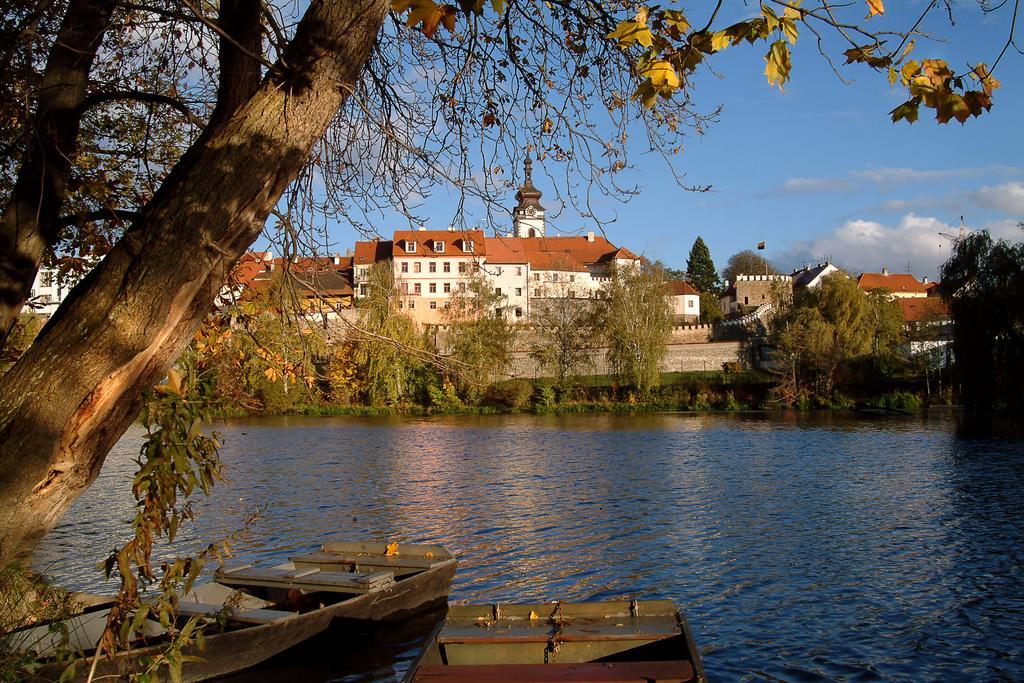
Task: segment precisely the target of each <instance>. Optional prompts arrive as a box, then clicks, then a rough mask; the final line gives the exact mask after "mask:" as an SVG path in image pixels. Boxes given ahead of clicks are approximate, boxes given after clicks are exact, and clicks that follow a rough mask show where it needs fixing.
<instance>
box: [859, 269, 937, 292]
mask: <svg viewBox="0 0 1024 683" xmlns="http://www.w3.org/2000/svg"><path fill="white" fill-rule="evenodd" d="M857 286H858V287H860V288H861V289H863V290H865V291H871V290H872V289H881V288H883V287H884V288H885V289H888V290H890V291H892V292H895V293H897V294H901V293H905V294H925V293H927V291H928V288H927V287H926V286H925V285H924V284H923V283H921V282H919V281H918V280H917V278H915V277H914V276H913V275H911V274H910V273H861V275H860V277H858V278H857Z"/></svg>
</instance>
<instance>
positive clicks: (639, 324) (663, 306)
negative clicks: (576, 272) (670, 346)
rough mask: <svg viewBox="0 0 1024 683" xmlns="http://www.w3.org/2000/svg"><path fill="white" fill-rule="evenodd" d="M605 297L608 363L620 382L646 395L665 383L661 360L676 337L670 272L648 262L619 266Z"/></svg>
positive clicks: (613, 272) (613, 273)
mask: <svg viewBox="0 0 1024 683" xmlns="http://www.w3.org/2000/svg"><path fill="white" fill-rule="evenodd" d="M606 293H607V295H608V299H609V301H608V307H607V309H606V311H605V319H604V333H605V337H606V338H607V340H608V365H609V367H610V368H611V370H612V372H613V374H614V375H615V376H616V378H617V379H618V381H619V382H620V383H622V384H624V385H629V386H632V387H635V388H636V389H637V391H639V392H640V393H641V394H647V393H648V392H650V390H651V389H652V388H653V387H656V386H658V384H660V383H661V360H662V359H663V358H664V357H665V345H666V344H667V343H668V340H669V337H670V335H671V333H672V307H671V305H670V304H669V302H668V299H667V298H666V297H665V274H664V272H663V271H662V270H661V268H659V267H657V266H653V265H649V264H646V263H643V264H637V265H627V266H619V267H616V268H613V269H612V271H611V279H610V282H609V283H608V285H607V289H606Z"/></svg>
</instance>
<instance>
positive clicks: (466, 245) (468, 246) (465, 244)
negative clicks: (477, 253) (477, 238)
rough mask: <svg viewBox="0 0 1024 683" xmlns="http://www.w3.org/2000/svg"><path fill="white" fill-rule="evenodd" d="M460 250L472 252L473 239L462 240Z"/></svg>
mask: <svg viewBox="0 0 1024 683" xmlns="http://www.w3.org/2000/svg"><path fill="white" fill-rule="evenodd" d="M462 251H464V252H466V253H467V254H472V253H473V240H462Z"/></svg>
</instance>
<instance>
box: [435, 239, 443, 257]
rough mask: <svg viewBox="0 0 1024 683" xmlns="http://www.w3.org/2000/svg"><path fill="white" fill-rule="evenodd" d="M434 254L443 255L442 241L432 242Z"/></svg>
mask: <svg viewBox="0 0 1024 683" xmlns="http://www.w3.org/2000/svg"><path fill="white" fill-rule="evenodd" d="M434 252H435V253H437V254H443V253H444V240H434Z"/></svg>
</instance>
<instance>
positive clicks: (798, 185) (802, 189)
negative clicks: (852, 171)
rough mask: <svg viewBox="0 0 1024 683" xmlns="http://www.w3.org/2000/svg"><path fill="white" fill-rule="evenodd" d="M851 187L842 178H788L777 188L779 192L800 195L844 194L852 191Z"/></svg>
mask: <svg viewBox="0 0 1024 683" xmlns="http://www.w3.org/2000/svg"><path fill="white" fill-rule="evenodd" d="M852 189H853V185H852V184H851V183H850V182H849V181H848V180H843V179H842V178H828V177H825V178H788V179H787V180H786V182H784V183H783V184H782V187H781V188H779V190H778V191H779V192H783V193H787V194H802V193H812V192H845V191H848V190H852Z"/></svg>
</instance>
